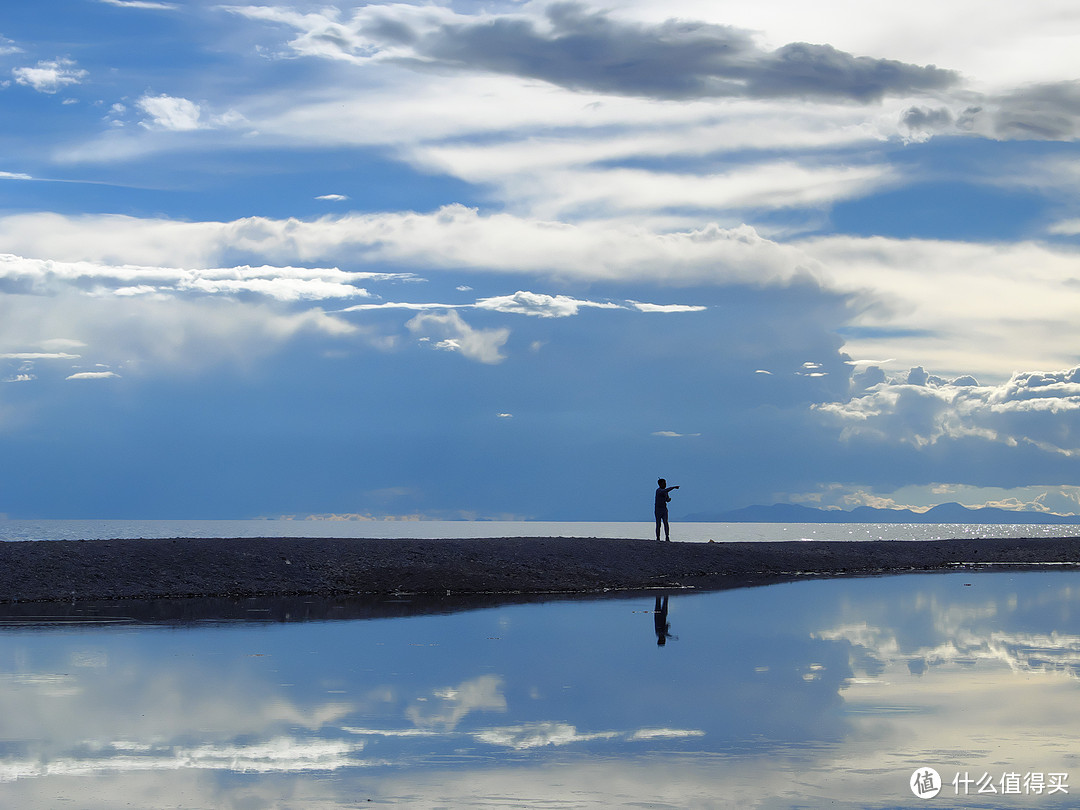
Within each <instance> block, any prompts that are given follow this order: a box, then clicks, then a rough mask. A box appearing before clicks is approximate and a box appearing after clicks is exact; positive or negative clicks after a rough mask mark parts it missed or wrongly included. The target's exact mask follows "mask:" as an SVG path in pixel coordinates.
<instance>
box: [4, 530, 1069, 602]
mask: <svg viewBox="0 0 1080 810" xmlns="http://www.w3.org/2000/svg"><path fill="white" fill-rule="evenodd" d="M1048 564H1052V565H1053V568H1054V569H1055V570H1060V569H1061V568H1072V569H1080V538H1055V539H1047V538H1038V539H1008V540H1002V539H993V538H986V539H966V538H965V539H956V540H934V541H911V542H904V541H869V542H859V541H856V542H817V541H787V542H767V543H678V542H674V543H657V542H655V541H652V540H631V539H627V540H613V539H601V538H588V539H580V538H563V537H530V538H484V539H475V540H403V539H390V540H388V539H326V538H237V539H204V538H199V539H180V538H178V539H169V540H163V539H154V540H63V541H31V542H7V543H0V603H7V604H11V603H23V602H61V601H67V602H71V601H81V600H127V599H180V598H205V597H226V598H238V597H260V596H297V595H313V596H323V597H343V596H355V595H365V594H371V595H388V594H422V595H430V596H440V597H442V596H446V595H455V596H463V595H473V594H599V593H605V592H607V593H610V592H613V591H615V592H617V591H640V590H647V589H668V590H674V589H699V590H715V589H721V588H731V587H740V586H747V585H761V584H766V583H770V582H782V581H787V580H794V579H802V578H807V577H827V576H873V575H882V574H895V573H906V572H926V571H941V570H955V569H964V568H981V567H986V568H993V569H995V570H1002V569H1012V570H1019V569H1028V568H1032V567H1036V568H1037V567H1041V566H1044V565H1048Z"/></svg>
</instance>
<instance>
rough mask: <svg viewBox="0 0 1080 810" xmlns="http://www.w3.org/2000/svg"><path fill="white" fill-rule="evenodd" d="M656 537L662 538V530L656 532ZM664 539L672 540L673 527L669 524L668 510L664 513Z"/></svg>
mask: <svg viewBox="0 0 1080 810" xmlns="http://www.w3.org/2000/svg"><path fill="white" fill-rule="evenodd" d="M656 539H657V540H659V539H660V532H659V531H658V532H657V533H656ZM664 539H665V540H667V541H668V542H669V543H670V542H671V528H670V527H669V526H668V522H667V513H666V512H665V513H664Z"/></svg>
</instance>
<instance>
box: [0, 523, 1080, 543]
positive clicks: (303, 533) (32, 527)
mask: <svg viewBox="0 0 1080 810" xmlns="http://www.w3.org/2000/svg"><path fill="white" fill-rule="evenodd" d="M654 532H655V526H654V524H653V523H651V522H649V523H642V522H607V523H601V522H594V523H590V522H551V521H486V520H485V521H466V520H422V521H421V520H414V521H389V520H0V541H3V540H78V539H86V540H89V539H93V538H105V539H109V538H152V537H388V538H394V537H403V538H405V537H411V538H455V537H644V538H648V537H652V536H653V534H654ZM1076 536H1080V525H1055V524H1034V525H1032V524H971V523H899V524H896V523H832V524H830V523H679V522H676V523H674V524H672V534H671V537H672V539H673V540H681V541H685V542H697V543H704V542H708V541H709V540H715V541H716V542H718V543H720V542H726V541H736V540H738V541H760V540H938V539H943V538H952V537H1076Z"/></svg>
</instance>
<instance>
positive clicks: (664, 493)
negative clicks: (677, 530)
mask: <svg viewBox="0 0 1080 810" xmlns="http://www.w3.org/2000/svg"><path fill="white" fill-rule="evenodd" d="M673 489H678V487H669V486H668V485H667V481H665V480H664V479H663V478H658V479H657V481H656V500H655V503H654V505H653V513H654V514H655V515H656V539H657V540H659V539H660V524H661V523H663V524H664V539H665V540H667V541H669V542H670V541H671V529H670V528H669V527H668V518H667V505H668V501H670V500H671V496H670V495H668V493H669V492H671V490H673Z"/></svg>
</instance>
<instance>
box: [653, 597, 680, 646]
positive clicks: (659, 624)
mask: <svg viewBox="0 0 1080 810" xmlns="http://www.w3.org/2000/svg"><path fill="white" fill-rule="evenodd" d="M653 625H654V626H655V628H656V646H657V647H663V646H664V645H665V644H667V640H668V639H669V638H678V636H673V635H671V625H670V624H668V620H667V594H664V595H663V596H658V597H656V609H655V610H653Z"/></svg>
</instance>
